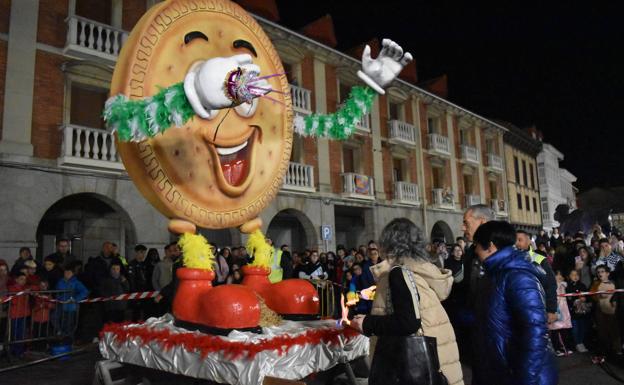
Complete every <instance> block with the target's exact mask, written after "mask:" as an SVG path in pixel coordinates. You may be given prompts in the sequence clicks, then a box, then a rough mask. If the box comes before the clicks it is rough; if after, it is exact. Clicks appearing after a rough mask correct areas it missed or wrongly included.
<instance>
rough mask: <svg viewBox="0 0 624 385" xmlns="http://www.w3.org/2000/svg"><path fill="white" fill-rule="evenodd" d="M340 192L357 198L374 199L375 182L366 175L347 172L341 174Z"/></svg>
mask: <svg viewBox="0 0 624 385" xmlns="http://www.w3.org/2000/svg"><path fill="white" fill-rule="evenodd" d="M342 182H343V185H342V186H343V187H342V194H343V196H345V197H349V198H357V199H368V200H373V199H375V184H374V183H373V178H372V177H370V176H368V175H362V174H356V173H352V172H347V173H344V174H342Z"/></svg>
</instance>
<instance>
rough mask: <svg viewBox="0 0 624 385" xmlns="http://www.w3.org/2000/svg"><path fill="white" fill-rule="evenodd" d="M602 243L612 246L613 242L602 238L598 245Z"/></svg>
mask: <svg viewBox="0 0 624 385" xmlns="http://www.w3.org/2000/svg"><path fill="white" fill-rule="evenodd" d="M601 243H608V244H611V242H609V239H608V238H600V240H599V241H598V244H599V245H600V244H601Z"/></svg>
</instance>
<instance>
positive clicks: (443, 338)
mask: <svg viewBox="0 0 624 385" xmlns="http://www.w3.org/2000/svg"><path fill="white" fill-rule="evenodd" d="M403 267H404V268H405V269H407V270H409V271H411V272H412V273H414V274H413V277H414V280H415V281H416V288H417V290H418V295H419V297H420V302H419V309H418V310H419V314H420V320H421V327H422V330H423V333H424V335H426V336H430V337H435V338H436V340H437V347H438V358H439V360H440V369H441V370H442V373H444V375H445V376H446V378H447V380H448V383H449V384H450V385H454V384H463V383H464V381H463V374H462V369H461V365H460V363H459V352H458V350H457V343H456V342H455V332H454V331H453V327H452V326H451V323H450V322H449V318H448V316H447V315H446V311H444V308H443V307H442V305H441V304H440V301H442V300H444V299H445V298H446V297H448V295H449V293H450V292H451V287H452V285H453V276H452V274H451V272H450V271H449V270H446V269H442V270H440V269H439V268H438V267H436V266H435V265H434V264H432V263H429V262H426V261H418V260H414V259H411V258H405V261H404V262H403ZM391 269H392V266H391V264H390V263H389V262H388V261H387V260H386V261H382V262H381V263H378V264H376V265H375V266H372V267H371V271H372V272H373V275H374V276H375V278H376V280H377V292H376V294H375V300H374V301H373V308H372V310H371V314H373V315H385V314H389V311H388V310H387V307H388V305H389V304H387V303H386V295H385V293H386V291H387V290H388V287H389V278H388V277H389V274H390V271H391Z"/></svg>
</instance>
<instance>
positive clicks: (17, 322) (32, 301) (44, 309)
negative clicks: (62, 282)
mask: <svg viewBox="0 0 624 385" xmlns="http://www.w3.org/2000/svg"><path fill="white" fill-rule="evenodd" d="M70 295H71V291H69V290H45V291H43V290H42V291H37V292H30V291H24V292H18V293H9V294H8V295H7V296H6V297H4V298H2V300H1V301H0V342H1V343H2V345H3V348H4V350H5V351H6V354H7V357H8V358H9V359H10V358H11V356H21V355H22V354H23V353H24V352H25V351H26V349H27V348H36V349H41V350H45V349H46V347H47V343H48V342H51V341H58V342H63V341H65V340H67V339H70V340H71V338H72V336H73V334H74V332H75V331H76V327H77V324H78V322H77V321H78V315H79V313H78V312H79V306H76V305H75V304H72V303H70V302H69V301H58V300H56V299H55V298H56V297H64V296H70Z"/></svg>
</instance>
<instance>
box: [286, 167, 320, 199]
mask: <svg viewBox="0 0 624 385" xmlns="http://www.w3.org/2000/svg"><path fill="white" fill-rule="evenodd" d="M282 188H283V189H284V190H291V191H305V192H314V191H316V189H315V188H314V167H313V166H310V165H307V164H301V163H296V162H290V163H289V164H288V171H286V175H284V184H283V185H282Z"/></svg>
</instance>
